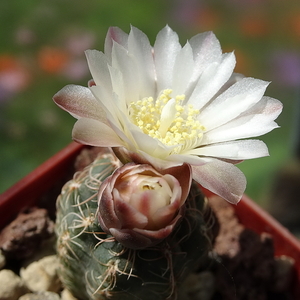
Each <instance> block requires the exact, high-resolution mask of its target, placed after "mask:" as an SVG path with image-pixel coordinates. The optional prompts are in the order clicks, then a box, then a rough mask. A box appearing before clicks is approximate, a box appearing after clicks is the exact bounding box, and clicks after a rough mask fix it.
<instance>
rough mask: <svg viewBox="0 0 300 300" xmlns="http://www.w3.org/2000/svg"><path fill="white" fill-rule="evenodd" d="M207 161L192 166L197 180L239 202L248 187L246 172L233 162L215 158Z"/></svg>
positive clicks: (207, 187)
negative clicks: (200, 164)
mask: <svg viewBox="0 0 300 300" xmlns="http://www.w3.org/2000/svg"><path fill="white" fill-rule="evenodd" d="M206 162H207V163H206V164H204V165H202V166H192V170H193V178H194V179H195V181H197V182H198V183H199V184H200V185H202V186H203V187H204V188H206V189H208V190H210V191H212V192H213V193H215V194H217V195H219V196H221V197H222V198H224V199H226V200H227V201H228V202H230V203H233V204H236V203H238V202H239V201H240V199H241V197H242V195H243V193H244V191H245V188H246V178H245V176H244V174H243V173H242V172H241V171H240V170H239V169H238V168H237V167H235V166H234V165H232V164H231V163H227V162H224V161H221V160H218V159H213V158H207V159H206Z"/></svg>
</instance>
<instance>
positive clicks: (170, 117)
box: [129, 89, 205, 152]
mask: <svg viewBox="0 0 300 300" xmlns="http://www.w3.org/2000/svg"><path fill="white" fill-rule="evenodd" d="M171 93H172V90H170V89H166V90H163V91H162V92H161V93H160V95H159V96H158V97H157V99H156V100H154V99H153V98H152V97H146V98H144V99H142V100H139V101H137V102H131V103H130V105H129V115H130V118H131V121H132V122H133V123H134V124H135V125H137V126H138V127H139V128H141V130H142V131H143V132H144V133H145V134H147V135H149V136H151V137H153V138H155V139H158V140H160V141H161V142H163V143H164V144H165V145H168V146H174V145H186V144H188V145H195V143H197V142H198V141H199V139H201V138H202V136H203V132H204V130H205V127H204V126H203V125H202V124H201V123H200V122H199V121H198V120H197V116H198V115H199V110H198V109H194V107H193V106H192V105H183V104H182V103H183V101H184V99H185V95H177V96H176V97H175V98H172V97H171V96H170V95H171ZM179 148H180V149H182V146H180V147H179ZM176 149H177V151H175V152H179V149H178V147H177V148H176ZM174 150H175V149H174Z"/></svg>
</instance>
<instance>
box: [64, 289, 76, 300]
mask: <svg viewBox="0 0 300 300" xmlns="http://www.w3.org/2000/svg"><path fill="white" fill-rule="evenodd" d="M60 297H61V300H77V298H75V297H74V296H73V295H72V294H71V292H70V291H69V290H67V289H64V290H63V291H62V292H61V295H60Z"/></svg>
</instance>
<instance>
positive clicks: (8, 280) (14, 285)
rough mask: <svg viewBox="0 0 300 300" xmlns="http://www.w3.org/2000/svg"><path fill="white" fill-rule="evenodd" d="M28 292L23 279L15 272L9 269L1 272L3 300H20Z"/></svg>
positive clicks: (0, 282)
mask: <svg viewBox="0 0 300 300" xmlns="http://www.w3.org/2000/svg"><path fill="white" fill-rule="evenodd" d="M27 291H28V290H27V289H26V287H25V285H24V283H23V281H22V279H21V278H20V277H19V276H18V275H16V274H15V273H14V272H13V271H11V270H7V269H4V270H1V271H0V299H1V300H18V299H19V297H20V296H22V295H24V294H25V293H26V292H27Z"/></svg>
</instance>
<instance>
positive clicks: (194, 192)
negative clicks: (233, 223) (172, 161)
mask: <svg viewBox="0 0 300 300" xmlns="http://www.w3.org/2000/svg"><path fill="white" fill-rule="evenodd" d="M119 166H120V162H119V161H118V159H117V158H116V157H115V156H114V155H113V154H112V153H109V152H107V153H103V152H102V153H100V154H99V155H98V157H97V158H96V159H95V160H94V161H93V162H92V163H91V164H90V165H89V166H87V167H86V168H85V169H84V170H83V171H80V172H77V173H75V175H74V178H73V179H72V180H70V181H69V182H67V183H66V184H65V186H64V187H63V189H62V192H61V195H60V196H59V197H58V199H57V221H56V233H57V253H58V257H59V259H60V264H61V266H60V275H61V279H62V281H63V284H64V285H65V286H66V287H67V288H68V289H69V290H70V291H71V292H72V294H73V295H74V296H75V297H77V298H78V299H81V300H90V299H122V300H126V299H130V300H132V299H143V300H148V299H149V300H153V299H157V300H158V299H176V295H177V291H176V290H177V288H178V287H180V283H181V282H182V281H183V280H184V279H185V278H186V276H187V275H188V274H189V273H190V272H193V271H195V270H197V269H199V268H201V266H202V265H203V263H204V262H205V261H206V260H207V254H208V251H209V249H210V248H211V242H210V241H211V233H210V232H211V230H210V229H211V224H210V222H209V221H208V220H209V219H210V218H209V216H211V214H210V210H209V208H208V206H207V203H206V199H205V198H204V197H203V196H202V194H201V192H200V191H199V189H198V187H197V185H195V184H192V187H191V190H190V193H189V196H188V199H187V201H186V202H185V204H184V205H185V206H186V208H185V215H184V217H183V218H182V221H181V222H180V223H179V225H178V226H177V227H176V228H175V230H174V231H173V232H172V233H171V235H170V236H168V237H167V238H166V239H164V240H163V241H162V242H160V243H159V244H157V245H155V246H153V247H148V248H145V249H139V250H136V249H129V248H126V247H125V246H123V245H122V244H120V243H119V242H117V241H116V240H115V239H114V237H113V236H111V235H108V234H107V233H105V232H104V231H103V230H102V228H101V227H100V225H99V223H98V219H97V217H96V216H97V213H98V201H97V191H98V190H99V186H100V184H101V182H102V181H103V180H104V179H105V178H106V177H107V176H109V175H110V174H111V173H113V172H114V170H116V169H117V168H118V167H119Z"/></svg>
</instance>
